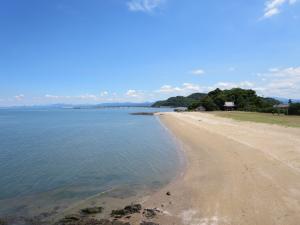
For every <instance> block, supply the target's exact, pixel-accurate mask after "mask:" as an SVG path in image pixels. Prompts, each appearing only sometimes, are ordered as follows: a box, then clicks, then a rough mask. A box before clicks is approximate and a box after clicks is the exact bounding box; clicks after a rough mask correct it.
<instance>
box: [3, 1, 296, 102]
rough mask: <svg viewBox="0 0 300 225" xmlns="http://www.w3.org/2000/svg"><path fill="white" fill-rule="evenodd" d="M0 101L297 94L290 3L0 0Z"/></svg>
mask: <svg viewBox="0 0 300 225" xmlns="http://www.w3.org/2000/svg"><path fill="white" fill-rule="evenodd" d="M0 4H1V5H0V105H2V106H7V105H34V104H51V103H98V102H123V101H132V102H143V101H154V100H157V99H163V98H166V97H169V96H174V95H187V94H189V93H192V92H198V91H199V92H208V91H210V90H212V89H214V88H216V87H219V88H222V89H226V88H232V87H237V86H238V87H242V88H253V89H255V90H257V92H258V93H259V94H260V95H263V96H279V97H287V98H300V29H299V27H300V1H299V2H298V1H297V0H251V1H243V0H218V1H199V0H187V1H182V0H89V1H83V0H26V1H24V0H1V1H0Z"/></svg>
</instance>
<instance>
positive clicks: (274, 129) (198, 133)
mask: <svg viewBox="0 0 300 225" xmlns="http://www.w3.org/2000/svg"><path fill="white" fill-rule="evenodd" d="M158 116H159V118H160V120H161V121H162V123H163V124H164V125H165V126H166V127H167V128H168V129H169V130H170V132H171V133H172V134H174V135H175V136H176V137H177V138H178V140H179V141H180V142H181V144H182V146H183V150H184V152H185V155H186V158H187V166H186V170H185V172H184V174H182V175H181V176H179V177H178V179H177V180H176V181H174V182H173V183H172V184H170V185H169V186H167V187H166V188H164V189H163V190H162V191H160V192H158V193H156V194H154V195H153V196H152V197H151V198H150V199H148V200H147V201H146V202H145V204H146V205H147V206H148V207H152V208H153V207H157V208H161V209H163V211H164V213H163V214H161V215H159V216H158V217H157V218H156V219H155V220H154V222H159V223H160V224H185V225H193V224H195V225H196V224H197V225H198V224H199V225H200V224H203V225H206V224H212V225H215V224H218V225H221V224H230V225H234V224H236V225H246V224H247V225H248V224H249V225H254V224H258V225H279V224H280V225H299V224H300V129H299V128H286V127H280V126H277V125H267V124H258V123H251V122H238V121H234V120H231V119H226V118H221V117H217V116H214V115H212V114H209V113H160V114H159V115H158ZM167 192H169V193H168V195H167V194H166V193H167Z"/></svg>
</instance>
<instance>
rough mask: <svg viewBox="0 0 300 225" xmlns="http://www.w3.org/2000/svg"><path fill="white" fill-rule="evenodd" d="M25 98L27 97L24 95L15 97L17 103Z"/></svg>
mask: <svg viewBox="0 0 300 225" xmlns="http://www.w3.org/2000/svg"><path fill="white" fill-rule="evenodd" d="M24 98H25V95H23V94H19V95H16V96H15V99H16V100H17V101H22V100H23V99H24Z"/></svg>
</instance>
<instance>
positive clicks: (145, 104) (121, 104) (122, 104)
mask: <svg viewBox="0 0 300 225" xmlns="http://www.w3.org/2000/svg"><path fill="white" fill-rule="evenodd" d="M152 104H153V102H142V103H133V102H111V103H101V104H96V105H95V104H94V105H91V104H63V103H58V104H51V105H32V106H10V107H0V108H1V109H96V108H105V107H150V106H151V105H152Z"/></svg>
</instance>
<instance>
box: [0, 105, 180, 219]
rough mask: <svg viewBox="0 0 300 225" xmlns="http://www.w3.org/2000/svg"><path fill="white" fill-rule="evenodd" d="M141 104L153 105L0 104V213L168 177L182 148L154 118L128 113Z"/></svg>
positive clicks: (151, 183)
mask: <svg viewBox="0 0 300 225" xmlns="http://www.w3.org/2000/svg"><path fill="white" fill-rule="evenodd" d="M138 111H156V110H155V109H146V108H122V109H117V108H116V109H112V108H111V109H81V110H73V109H50V110H28V109H27V110H0V216H3V215H7V214H10V215H14V214H18V215H22V214H25V215H26V214H28V215H30V214H31V212H30V210H31V208H33V206H37V207H40V208H42V207H43V205H44V204H47V202H48V200H49V199H51V200H52V201H53V202H54V203H55V202H57V204H58V205H59V204H61V202H72V201H79V200H82V199H85V198H88V197H90V196H93V195H95V194H97V193H99V192H102V191H106V190H109V189H111V188H115V187H118V188H122V187H123V186H124V187H125V186H126V187H132V189H134V191H138V189H139V187H143V188H145V187H146V188H157V187H160V186H162V185H164V184H166V183H167V182H169V181H170V180H171V179H172V178H173V177H174V176H175V175H176V172H177V168H178V167H179V164H180V159H179V157H178V151H177V148H178V147H177V145H176V143H175V141H174V140H173V138H172V137H171V136H170V134H169V133H168V132H167V131H166V130H165V129H164V127H162V126H161V124H160V123H159V121H158V119H157V118H156V117H154V116H133V115H130V114H129V113H131V112H138ZM160 111H161V109H160ZM124 190H125V189H124ZM132 191H133V190H132Z"/></svg>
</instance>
